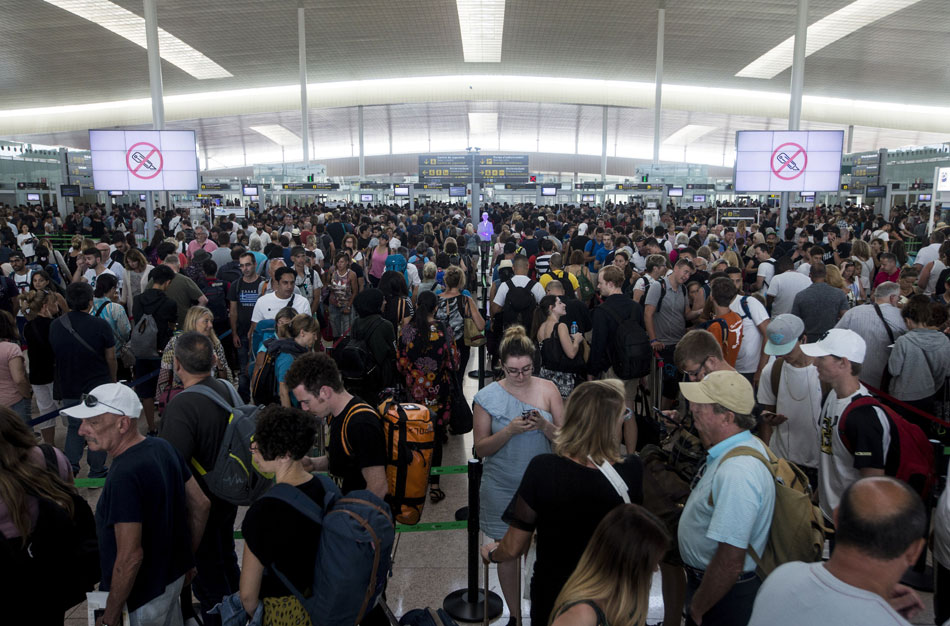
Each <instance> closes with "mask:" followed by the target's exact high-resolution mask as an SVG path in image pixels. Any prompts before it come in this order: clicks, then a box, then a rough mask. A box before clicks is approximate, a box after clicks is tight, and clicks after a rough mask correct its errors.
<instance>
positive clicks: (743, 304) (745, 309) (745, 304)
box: [739, 296, 752, 319]
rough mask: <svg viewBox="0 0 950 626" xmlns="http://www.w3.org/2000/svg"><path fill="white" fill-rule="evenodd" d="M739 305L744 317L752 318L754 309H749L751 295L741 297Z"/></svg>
mask: <svg viewBox="0 0 950 626" xmlns="http://www.w3.org/2000/svg"><path fill="white" fill-rule="evenodd" d="M739 307H740V308H741V309H742V315H741V317H742V319H746V318H749V319H752V310H751V309H749V296H742V297H741V298H739Z"/></svg>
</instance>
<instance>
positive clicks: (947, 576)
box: [934, 560, 950, 626]
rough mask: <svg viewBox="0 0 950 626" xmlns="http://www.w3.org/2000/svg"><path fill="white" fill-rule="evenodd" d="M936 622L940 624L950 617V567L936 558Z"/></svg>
mask: <svg viewBox="0 0 950 626" xmlns="http://www.w3.org/2000/svg"><path fill="white" fill-rule="evenodd" d="M934 573H935V575H936V583H935V584H934V623H935V624H937V625H938V626H939V625H940V624H943V623H944V622H945V621H947V620H948V619H950V569H947V568H946V567H944V566H943V565H941V564H940V563H938V562H937V561H936V560H934Z"/></svg>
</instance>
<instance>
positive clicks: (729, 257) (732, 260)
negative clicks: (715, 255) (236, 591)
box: [719, 250, 739, 267]
mask: <svg viewBox="0 0 950 626" xmlns="http://www.w3.org/2000/svg"><path fill="white" fill-rule="evenodd" d="M719 258H720V259H722V260H724V261H725V262H726V263H728V264H729V267H739V255H738V254H736V253H735V252H733V251H732V250H726V251H725V252H723V253H722V256H720V257H719Z"/></svg>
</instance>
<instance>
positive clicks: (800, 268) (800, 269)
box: [795, 261, 811, 276]
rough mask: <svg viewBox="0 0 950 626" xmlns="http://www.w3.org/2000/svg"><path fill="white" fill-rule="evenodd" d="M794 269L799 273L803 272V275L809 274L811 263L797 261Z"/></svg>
mask: <svg viewBox="0 0 950 626" xmlns="http://www.w3.org/2000/svg"><path fill="white" fill-rule="evenodd" d="M795 271H796V272H798V273H799V274H804V275H805V276H811V263H805V262H804V261H802V262H801V263H799V265H798V267H797V268H795Z"/></svg>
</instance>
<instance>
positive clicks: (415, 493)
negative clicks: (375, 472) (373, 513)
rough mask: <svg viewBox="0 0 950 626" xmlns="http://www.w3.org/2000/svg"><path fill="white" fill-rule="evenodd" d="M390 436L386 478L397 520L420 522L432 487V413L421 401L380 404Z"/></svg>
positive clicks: (433, 437) (405, 522)
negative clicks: (430, 473)
mask: <svg viewBox="0 0 950 626" xmlns="http://www.w3.org/2000/svg"><path fill="white" fill-rule="evenodd" d="M379 414H380V415H381V416H382V423H383V431H384V434H385V437H386V480H387V482H388V483H389V496H390V505H391V506H392V510H393V515H394V517H395V518H396V521H397V522H399V523H401V524H416V523H418V521H419V518H420V517H422V507H423V506H424V505H425V502H426V495H427V494H428V490H429V470H430V469H431V468H432V450H433V448H434V447H435V427H434V425H433V421H432V414H431V412H430V411H429V409H428V408H427V407H425V406H424V405H421V404H412V403H403V404H400V403H398V402H395V401H393V400H392V399H390V400H387V401H385V402H383V403H382V404H380V405H379Z"/></svg>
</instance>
